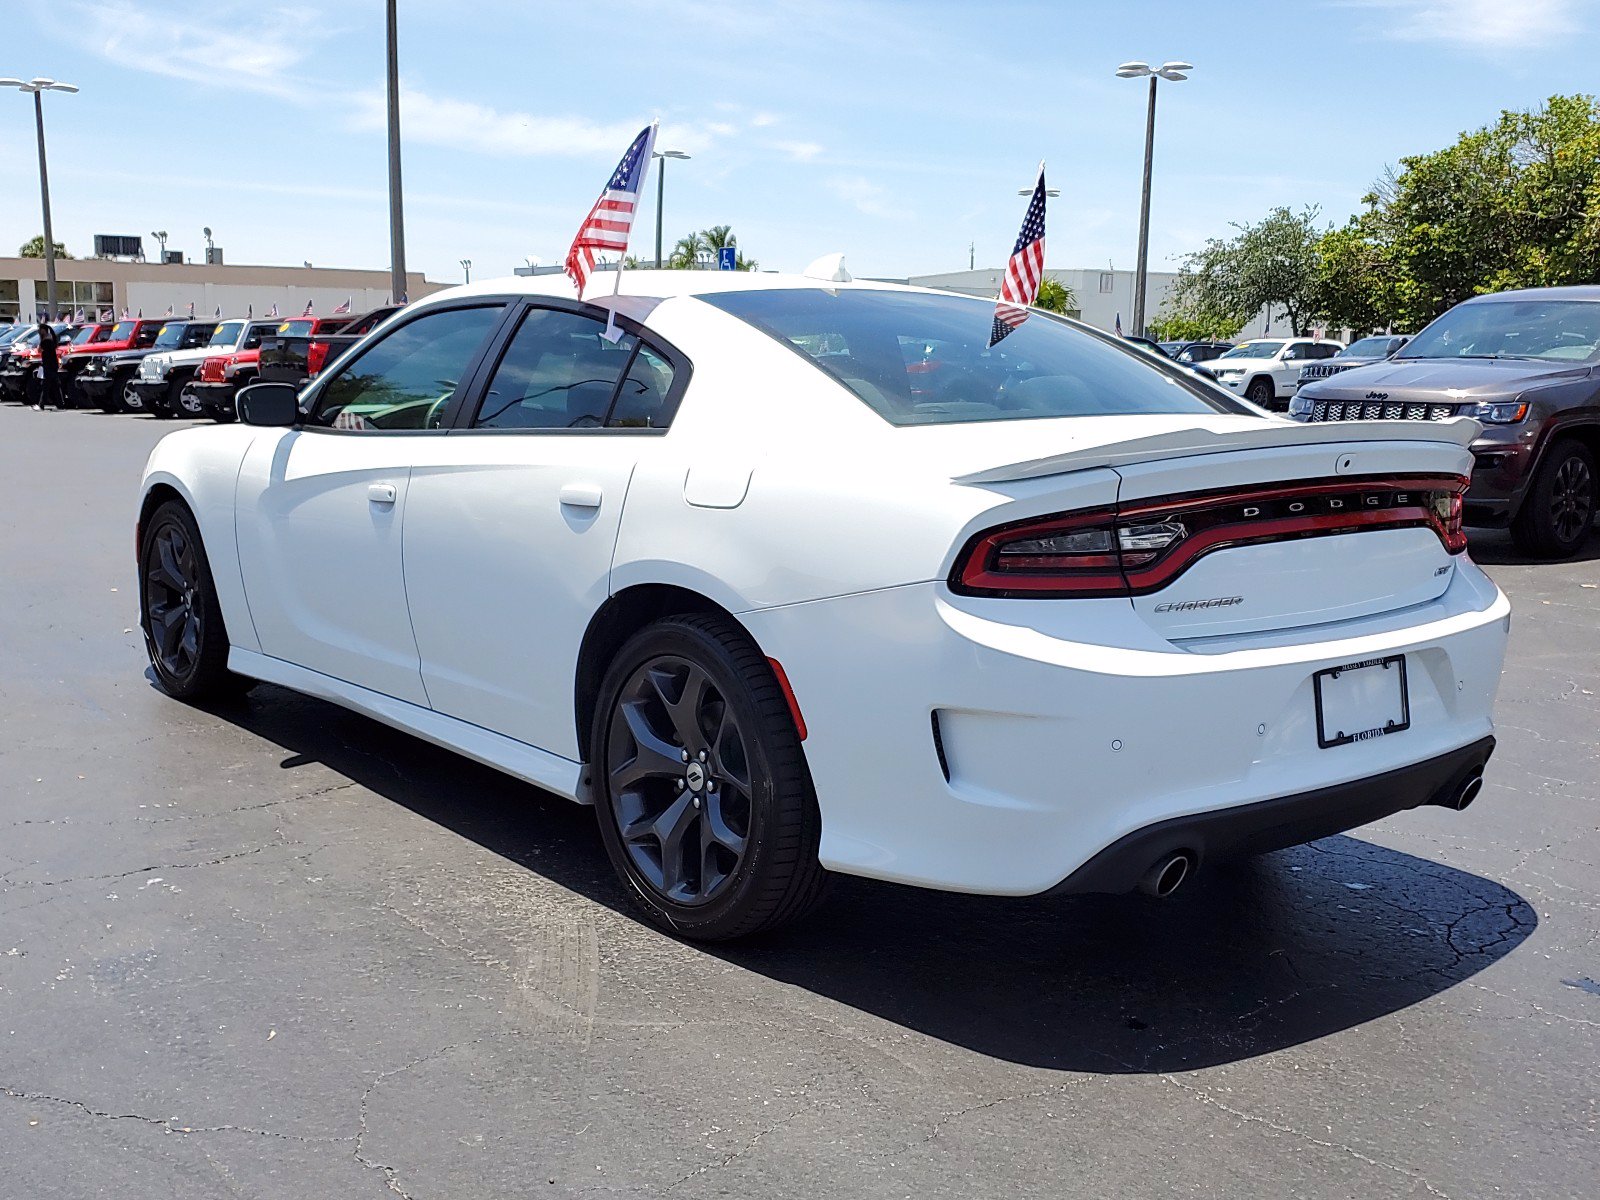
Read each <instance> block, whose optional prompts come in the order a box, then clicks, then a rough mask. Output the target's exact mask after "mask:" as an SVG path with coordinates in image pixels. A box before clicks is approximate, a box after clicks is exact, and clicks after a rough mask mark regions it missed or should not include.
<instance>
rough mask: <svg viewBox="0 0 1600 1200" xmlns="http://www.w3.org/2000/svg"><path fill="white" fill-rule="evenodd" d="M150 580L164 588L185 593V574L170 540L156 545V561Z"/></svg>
mask: <svg viewBox="0 0 1600 1200" xmlns="http://www.w3.org/2000/svg"><path fill="white" fill-rule="evenodd" d="M150 578H151V579H153V580H155V581H156V582H157V583H159V584H160V585H161V586H162V587H164V588H171V589H172V590H173V591H175V592H181V591H183V573H182V570H181V568H180V567H179V566H178V556H177V554H176V553H174V551H173V548H172V542H171V540H170V539H169V538H162V539H161V540H160V541H159V542H157V543H156V561H155V562H154V563H152V564H151V565H150Z"/></svg>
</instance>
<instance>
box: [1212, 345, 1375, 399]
mask: <svg viewBox="0 0 1600 1200" xmlns="http://www.w3.org/2000/svg"><path fill="white" fill-rule="evenodd" d="M1343 349H1344V343H1343V342H1336V341H1332V340H1331V339H1328V338H1256V339H1254V340H1252V341H1248V342H1240V343H1239V344H1238V345H1237V346H1235V347H1234V348H1233V349H1232V350H1229V351H1228V352H1227V353H1226V354H1224V355H1222V357H1220V358H1216V359H1213V360H1212V361H1211V362H1209V363H1207V364H1206V366H1207V367H1208V368H1209V369H1210V371H1211V373H1212V374H1213V375H1215V376H1216V377H1217V382H1218V383H1220V384H1221V385H1222V386H1223V387H1225V388H1228V389H1229V390H1230V391H1234V392H1239V393H1240V394H1242V395H1243V396H1244V398H1245V399H1246V400H1249V401H1250V402H1251V403H1253V404H1259V405H1260V406H1261V407H1262V408H1273V409H1286V408H1288V407H1289V401H1290V400H1291V399H1293V397H1294V394H1295V390H1296V389H1297V388H1298V387H1299V386H1300V368H1302V367H1304V366H1305V365H1306V364H1307V363H1309V362H1315V361H1317V360H1319V359H1324V358H1332V357H1333V356H1334V355H1335V354H1337V353H1339V351H1341V350H1343Z"/></svg>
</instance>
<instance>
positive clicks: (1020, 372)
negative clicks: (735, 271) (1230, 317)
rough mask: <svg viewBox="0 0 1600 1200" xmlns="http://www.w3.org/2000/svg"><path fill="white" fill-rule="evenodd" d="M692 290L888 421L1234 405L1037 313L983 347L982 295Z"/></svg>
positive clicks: (1155, 363) (990, 318) (1134, 353)
mask: <svg viewBox="0 0 1600 1200" xmlns="http://www.w3.org/2000/svg"><path fill="white" fill-rule="evenodd" d="M699 299H700V300H701V301H702V302H703V303H706V304H710V305H713V306H715V307H717V308H720V309H722V310H723V311H724V312H728V313H731V314H732V315H734V316H736V317H739V318H741V319H743V320H745V321H747V322H749V323H750V324H751V325H753V326H755V327H756V328H757V329H760V330H761V331H762V332H764V333H766V334H768V335H770V336H771V337H773V338H776V339H777V340H778V341H780V342H782V343H783V344H785V345H787V346H789V347H791V348H792V349H794V350H795V351H796V352H798V353H800V354H803V355H804V356H805V357H806V358H807V359H809V360H810V361H811V362H813V363H814V364H815V365H816V366H817V367H818V368H820V369H821V370H823V371H825V372H827V373H828V374H829V375H831V376H833V377H834V378H835V379H836V380H838V381H839V382H840V383H841V384H843V385H844V386H845V387H847V388H849V389H850V391H852V392H854V393H855V394H856V396H857V397H859V398H860V399H861V400H862V401H863V402H864V403H865V404H867V405H868V407H870V408H871V409H872V410H873V411H874V412H876V413H877V414H878V415H879V416H881V417H883V418H884V419H885V420H887V421H889V422H890V423H892V424H895V425H943V424H950V423H953V422H957V421H1004V420H1019V419H1027V418H1039V417H1075V416H1089V415H1096V414H1107V413H1149V412H1154V413H1205V412H1219V411H1221V412H1238V411H1241V410H1240V409H1239V407H1238V406H1236V405H1234V404H1231V403H1229V402H1228V401H1227V400H1226V399H1224V398H1220V397H1219V398H1217V399H1212V398H1211V395H1210V393H1211V391H1212V390H1213V389H1210V388H1205V389H1204V390H1202V388H1203V387H1204V385H1202V384H1200V383H1198V382H1194V381H1191V379H1190V378H1189V377H1188V375H1189V373H1188V372H1182V373H1181V374H1182V376H1183V377H1182V378H1180V374H1179V373H1178V372H1177V371H1176V370H1167V369H1163V368H1162V366H1161V365H1160V363H1163V362H1167V361H1168V360H1167V359H1165V358H1164V357H1162V356H1160V355H1154V354H1149V353H1146V352H1144V351H1142V350H1135V349H1131V348H1126V347H1125V346H1123V345H1119V344H1118V343H1115V342H1113V341H1111V340H1110V339H1108V338H1104V337H1099V336H1096V335H1095V334H1092V333H1090V332H1088V331H1087V330H1085V329H1083V328H1081V327H1078V326H1076V325H1073V324H1070V323H1068V322H1066V321H1063V320H1058V319H1056V318H1054V317H1051V316H1047V315H1046V314H1044V313H1042V312H1035V313H1033V314H1031V315H1030V317H1029V319H1028V320H1027V321H1026V322H1024V323H1023V324H1022V325H1021V326H1019V327H1018V328H1017V329H1016V330H1015V331H1013V332H1012V333H1011V334H1009V335H1008V336H1007V337H1006V338H1005V339H1004V340H1003V341H1002V342H1000V344H999V345H997V346H995V347H994V348H993V349H990V348H988V345H987V343H988V338H989V332H990V329H991V328H992V326H993V324H994V302H993V301H992V300H990V301H984V300H976V299H968V298H966V297H963V296H942V295H934V294H922V293H917V292H896V291H887V290H882V291H880V290H878V289H875V288H871V289H869V288H861V289H854V288H851V289H840V290H838V291H833V292H830V291H827V290H826V289H823V288H793V289H785V290H781V291H738V292H723V293H720V294H714V295H704V296H701V297H699Z"/></svg>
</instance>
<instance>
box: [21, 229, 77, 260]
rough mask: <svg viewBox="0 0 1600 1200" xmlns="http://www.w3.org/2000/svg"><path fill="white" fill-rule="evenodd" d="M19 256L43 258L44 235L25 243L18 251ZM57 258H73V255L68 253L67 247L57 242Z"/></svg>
mask: <svg viewBox="0 0 1600 1200" xmlns="http://www.w3.org/2000/svg"><path fill="white" fill-rule="evenodd" d="M17 254H18V255H19V256H21V257H22V258H43V257H44V234H42V233H41V234H39V236H38V237H33V238H29V239H28V240H27V241H25V242H23V243H22V246H21V248H20V249H18V251H17ZM56 257H57V258H71V257H72V255H70V254H68V253H67V248H66V246H64V245H62V243H60V242H57V243H56Z"/></svg>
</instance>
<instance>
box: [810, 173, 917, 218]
mask: <svg viewBox="0 0 1600 1200" xmlns="http://www.w3.org/2000/svg"><path fill="white" fill-rule="evenodd" d="M828 190H829V191H831V192H832V193H833V194H834V195H835V196H837V197H839V199H841V200H843V201H844V202H845V203H847V204H851V205H854V206H855V210H856V211H857V212H859V213H865V214H866V215H867V216H869V217H905V216H909V215H910V214H908V213H906V212H904V211H902V210H901V209H900V208H899V207H897V206H895V205H892V204H890V203H889V200H888V193H887V192H885V191H884V189H883V188H882V186H880V185H879V184H876V183H873V182H872V181H871V180H870V179H868V178H867V177H866V176H864V175H840V176H836V177H835V178H833V179H830V180H828Z"/></svg>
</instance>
